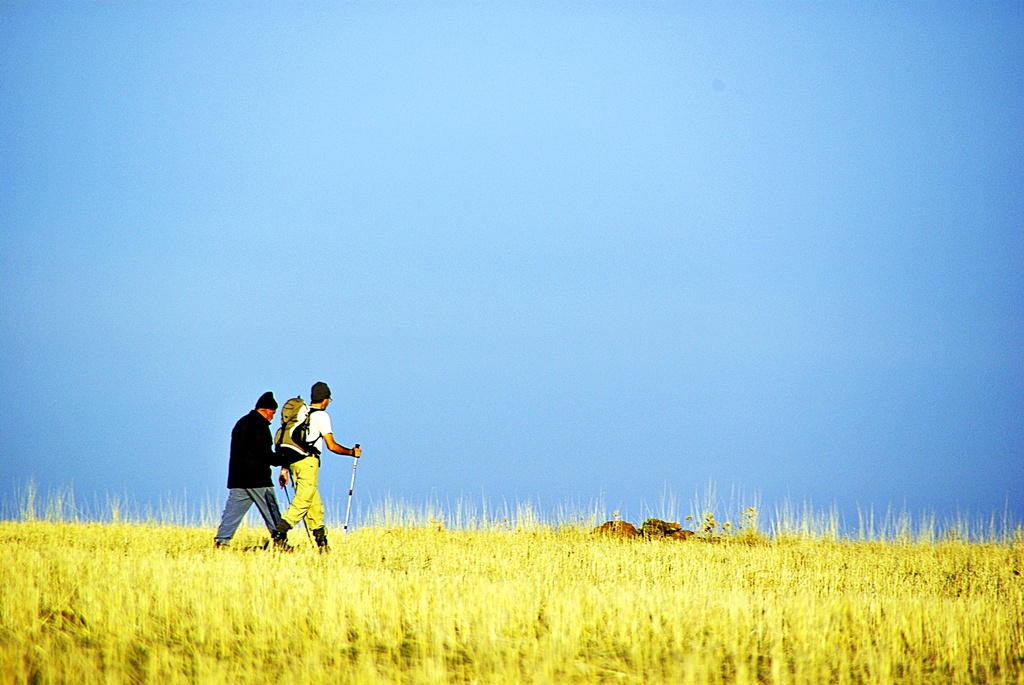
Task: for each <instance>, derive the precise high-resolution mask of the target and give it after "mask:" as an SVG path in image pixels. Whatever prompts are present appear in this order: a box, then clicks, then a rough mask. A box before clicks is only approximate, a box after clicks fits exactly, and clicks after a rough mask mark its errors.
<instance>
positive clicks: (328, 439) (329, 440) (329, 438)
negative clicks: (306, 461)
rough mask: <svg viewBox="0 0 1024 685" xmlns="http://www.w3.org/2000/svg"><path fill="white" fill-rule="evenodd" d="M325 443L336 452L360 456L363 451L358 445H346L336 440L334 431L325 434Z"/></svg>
mask: <svg viewBox="0 0 1024 685" xmlns="http://www.w3.org/2000/svg"><path fill="white" fill-rule="evenodd" d="M324 444H325V445H327V449H329V450H330V451H332V452H334V453H335V454H345V455H347V456H350V457H355V458H357V459H358V458H359V457H360V455H362V453H363V451H362V450H361V449H359V448H358V447H352V448H349V447H344V446H342V445H339V444H338V443H336V442H335V441H334V433H327V434H325V435H324Z"/></svg>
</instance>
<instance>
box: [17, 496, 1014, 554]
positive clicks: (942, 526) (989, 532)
mask: <svg viewBox="0 0 1024 685" xmlns="http://www.w3.org/2000/svg"><path fill="white" fill-rule="evenodd" d="M279 492H280V491H279ZM223 498H224V495H222V494H221V495H219V496H218V497H217V498H214V497H212V496H211V495H210V494H209V493H208V492H207V493H205V494H204V495H202V496H201V497H196V496H192V497H190V496H189V494H188V493H187V492H184V493H181V494H177V495H175V494H172V493H168V494H167V495H165V496H163V497H161V498H160V499H159V500H158V502H157V503H156V505H153V504H149V503H147V504H140V503H139V502H138V501H136V500H135V498H134V497H132V496H131V495H129V494H127V493H126V494H122V495H113V494H103V495H96V494H94V495H93V497H92V498H91V499H87V500H83V499H81V498H80V497H76V494H75V491H74V488H73V487H64V488H51V489H49V490H48V491H47V492H46V494H45V495H40V493H39V492H38V488H37V486H36V484H35V482H34V481H31V480H29V481H28V482H26V483H25V484H24V485H22V486H19V487H16V488H15V497H14V501H12V502H3V503H2V505H0V519H7V520H15V521H24V522H28V521H49V522H55V523H56V522H64V523H86V522H106V523H120V522H126V523H145V524H153V525H172V526H192V527H207V528H209V527H215V526H216V525H217V523H218V522H219V520H220V515H221V510H222V508H223V502H224V499H223ZM279 500H280V504H281V509H282V511H283V510H284V509H285V504H286V503H285V501H284V498H283V497H282V496H281V495H280V494H279ZM346 504H347V502H345V501H333V502H327V524H328V526H329V527H333V528H340V527H341V524H342V520H343V518H344V512H345V507H346ZM636 511H637V512H638V513H639V516H638V517H637V518H635V519H634V522H635V523H636V524H637V525H638V526H639V524H640V523H641V522H642V521H643V520H644V519H647V518H650V517H654V518H659V519H663V520H666V521H676V522H679V523H680V524H681V525H682V526H683V527H684V528H687V529H690V530H693V531H696V532H703V533H706V536H707V537H730V536H737V535H743V536H744V537H750V536H751V535H753V536H757V537H761V538H767V539H772V540H781V539H794V538H799V539H812V540H832V541H838V540H859V541H876V542H889V543H900V544H914V543H935V542H942V541H950V540H959V541H966V542H977V543H1005V544H1011V543H1013V542H1015V541H1018V540H1022V539H1024V528H1022V524H1021V523H1020V522H1018V521H1016V520H1015V519H1014V518H1013V516H1012V515H1011V514H1010V512H1009V511H1008V510H1004V511H1003V512H1001V513H997V512H990V513H988V514H985V515H982V514H971V513H970V512H957V513H956V514H955V515H953V516H945V517H939V516H938V515H937V514H935V513H934V512H930V511H927V510H922V511H921V512H919V513H918V514H917V515H913V514H911V513H910V512H908V511H906V510H905V509H900V510H896V509H894V508H892V507H891V506H889V507H886V508H885V510H884V512H882V513H876V512H875V510H874V508H873V507H868V508H867V509H858V511H857V512H856V523H855V524H854V523H853V522H850V521H845V520H843V517H842V516H841V515H840V513H839V511H838V508H837V507H836V506H835V505H834V504H833V505H830V506H828V507H824V508H819V507H815V506H814V504H813V503H811V502H802V503H795V502H793V501H791V500H788V499H787V500H783V501H782V502H779V503H776V504H774V505H773V506H772V507H770V508H765V507H763V505H762V502H761V499H760V497H759V496H758V495H757V494H756V493H755V494H754V495H752V496H748V495H747V494H746V493H745V492H744V491H743V490H741V489H738V488H736V487H732V488H730V490H729V494H728V496H721V495H719V493H718V490H717V488H716V486H715V484H714V483H711V482H709V483H707V484H706V485H705V486H704V487H703V489H700V490H697V491H695V492H694V494H693V496H692V498H691V499H690V500H689V501H688V502H684V501H683V500H682V499H681V498H680V497H679V496H678V495H677V494H676V493H675V492H674V491H672V490H671V489H669V488H668V487H667V486H666V488H665V489H664V491H663V492H662V495H661V497H660V499H659V502H658V506H656V507H654V506H651V505H649V504H648V503H646V502H644V501H641V502H639V503H638V504H637V506H636ZM611 519H623V520H629V517H628V513H626V514H623V513H622V512H620V511H618V510H613V511H609V509H608V506H607V505H606V503H605V501H604V498H603V497H598V498H596V499H593V500H590V501H588V502H583V501H581V500H565V501H563V502H560V503H556V504H554V505H552V506H549V507H548V508H547V509H545V508H544V507H543V506H542V505H541V504H540V503H539V502H531V501H517V502H509V501H507V500H504V499H502V500H499V501H492V500H488V499H487V498H486V497H485V496H483V495H481V496H480V498H479V500H476V499H472V498H469V497H458V498H455V499H454V500H453V499H452V498H450V497H445V498H444V499H441V498H438V497H432V498H426V499H421V500H412V499H406V498H395V497H392V496H390V495H384V496H382V497H370V498H369V499H368V500H367V502H366V503H365V504H364V502H363V501H362V500H361V498H358V497H357V498H356V499H355V504H354V506H353V512H352V520H351V522H350V528H351V529H355V528H358V527H360V526H366V527H373V528H417V527H437V526H441V527H443V528H446V529H454V530H488V529H506V530H508V529H511V530H525V529H534V528H538V527H550V528H556V529H557V528H560V527H564V526H570V527H573V526H576V527H593V526H595V525H598V524H600V523H602V522H604V521H607V520H611ZM245 523H246V524H248V525H249V526H252V527H255V528H260V527H261V526H262V523H261V521H260V519H259V516H258V514H257V512H256V510H255V508H253V509H252V510H250V512H249V515H248V516H247V517H246V520H245Z"/></svg>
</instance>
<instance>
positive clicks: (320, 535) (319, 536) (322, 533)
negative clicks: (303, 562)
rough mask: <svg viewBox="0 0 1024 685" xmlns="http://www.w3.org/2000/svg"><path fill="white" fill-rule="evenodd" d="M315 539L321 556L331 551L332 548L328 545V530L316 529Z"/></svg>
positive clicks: (321, 527)
mask: <svg viewBox="0 0 1024 685" xmlns="http://www.w3.org/2000/svg"><path fill="white" fill-rule="evenodd" d="M313 539H314V540H316V546H317V547H318V548H319V550H320V553H321V554H323V553H324V552H330V551H331V548H330V547H329V546H328V545H327V529H326V528H325V527H323V526H320V527H319V528H316V529H315V530H314V531H313Z"/></svg>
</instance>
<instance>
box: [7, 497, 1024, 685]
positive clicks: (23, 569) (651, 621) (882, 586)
mask: <svg viewBox="0 0 1024 685" xmlns="http://www.w3.org/2000/svg"><path fill="white" fill-rule="evenodd" d="M388 511H390V512H391V514H392V518H390V519H388V518H383V519H381V520H380V524H379V525H364V526H362V527H360V528H359V529H357V530H356V531H354V532H352V533H350V534H349V535H347V536H345V537H344V538H342V537H340V536H338V535H335V536H334V537H333V538H332V543H333V547H334V549H333V551H332V552H331V553H330V554H328V555H319V554H317V553H316V552H315V550H314V548H313V547H312V546H311V545H310V544H309V543H308V542H307V541H306V540H305V539H304V537H303V536H302V533H301V532H300V531H293V532H292V542H293V543H294V544H296V545H298V548H297V550H296V551H295V552H293V553H290V554H284V553H278V552H274V551H249V552H245V551H241V550H245V549H252V548H254V547H255V546H256V545H255V543H257V542H259V541H260V540H261V539H265V538H266V531H265V530H260V529H259V528H258V527H243V528H242V529H241V530H240V531H239V534H238V539H237V543H238V544H237V549H236V550H233V551H232V550H215V549H213V547H212V534H213V531H212V529H211V528H209V527H185V526H175V525H166V524H159V523H155V522H151V523H126V522H123V521H121V522H105V523H95V522H77V523H75V522H52V521H42V520H35V521H19V522H5V523H0V568H3V572H4V575H3V581H2V583H0V682H4V683H58V682H76V683H79V682H80V683H101V682H102V683H147V682H159V683H179V682H181V683H186V682H188V683H195V682H231V683H264V682H276V683H285V684H288V683H364V684H371V685H372V684H373V683H449V682H455V683H606V682H616V683H618V682H622V683H796V684H801V683H815V684H817V683H979V682H985V683H987V682H992V683H1019V682H1022V681H1024V580H1022V577H1021V575H1020V574H1021V573H1022V572H1024V544H1022V543H1020V542H1012V543H1008V544H1002V543H1000V544H996V543H985V544H979V543H969V542H966V541H964V540H954V539H948V540H942V541H937V542H932V543H923V542H915V543H907V542H899V543H891V542H882V541H867V540H854V539H849V538H846V539H842V540H836V539H829V538H814V537H811V536H795V535H779V536H777V537H776V538H769V537H768V536H763V537H761V538H745V537H743V536H740V535H738V534H737V535H735V536H722V535H717V536H715V537H709V538H707V541H693V540H691V541H687V542H675V541H668V540H664V541H641V540H631V541H630V540H619V539H614V538H606V537H601V536H598V535H595V534H593V533H591V532H590V531H589V529H588V528H587V527H585V526H580V525H570V524H565V525H561V526H559V527H557V528H555V527H551V526H548V525H544V524H536V525H534V524H531V523H529V522H530V521H531V519H530V518H529V516H530V515H529V514H526V513H524V514H523V515H522V518H521V519H519V518H516V517H515V512H514V511H512V510H511V509H510V511H509V513H512V514H513V517H511V518H510V519H509V521H508V522H507V523H506V521H505V516H504V512H503V510H502V508H500V507H499V508H495V509H490V508H489V510H488V512H489V513H488V514H487V518H486V519H484V517H483V514H482V512H477V513H476V516H475V518H467V520H466V523H467V525H466V526H464V527H462V528H453V527H451V526H453V525H454V519H453V520H448V519H443V517H445V516H446V515H447V513H446V512H445V511H443V510H440V511H439V510H436V509H431V510H426V511H419V512H413V513H415V516H414V517H413V516H411V515H410V512H409V510H403V509H402V508H401V507H399V506H397V505H393V506H392V508H391V509H390V510H388ZM495 511H497V514H498V515H494V514H493V513H492V512H495ZM470 513H472V512H466V514H465V515H466V516H467V517H468V516H469V514H470ZM485 521H486V525H485ZM805 529H806V530H809V531H813V526H807V527H806V528H805ZM712 540H713V541H714V542H712Z"/></svg>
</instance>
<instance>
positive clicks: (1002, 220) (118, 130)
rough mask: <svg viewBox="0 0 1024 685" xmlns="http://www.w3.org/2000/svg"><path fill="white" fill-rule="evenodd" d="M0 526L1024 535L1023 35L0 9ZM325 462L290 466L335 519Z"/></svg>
mask: <svg viewBox="0 0 1024 685" xmlns="http://www.w3.org/2000/svg"><path fill="white" fill-rule="evenodd" d="M0 44H2V45H3V46H4V49H3V50H2V51H0V348H2V350H3V352H4V354H3V355H2V358H0V464H2V466H3V473H4V479H5V482H3V483H0V493H2V494H3V495H4V497H5V499H6V500H8V501H10V499H11V498H12V497H13V492H14V490H15V488H16V487H18V486H19V484H22V483H24V482H25V481H26V480H27V479H28V478H30V477H31V478H34V480H35V481H36V482H37V483H38V484H39V486H40V489H41V490H44V491H45V490H46V489H47V488H50V487H68V486H73V487H74V488H75V490H76V492H77V493H78V494H79V496H80V497H82V498H85V499H88V498H89V497H91V496H93V495H94V493H105V492H113V493H130V494H131V495H132V496H133V497H135V498H137V499H138V500H139V501H141V502H147V501H156V500H157V499H159V498H161V497H165V496H167V495H168V494H180V493H183V492H185V491H188V492H189V493H207V492H209V493H210V494H211V496H212V497H214V498H218V497H219V498H223V497H224V496H225V495H226V490H225V489H224V481H225V478H226V463H227V448H228V440H229V434H230V430H231V427H232V425H233V423H234V421H235V420H237V419H238V417H240V416H241V415H242V414H244V413H246V412H247V411H248V410H249V409H250V408H251V407H252V405H253V403H254V402H255V400H256V398H257V397H258V396H259V395H260V393H262V392H263V391H264V390H273V391H274V392H275V394H276V395H277V397H278V398H279V401H282V403H283V399H284V398H287V397H289V396H293V395H296V394H302V395H303V396H305V397H306V398H307V399H308V394H309V387H310V385H311V384H312V383H313V382H314V381H317V380H324V381H326V382H328V383H329V384H330V385H331V387H332V389H333V391H334V398H335V401H334V403H333V404H332V406H331V414H332V416H333V418H334V423H335V428H336V437H338V439H339V440H340V441H341V442H342V443H343V444H351V443H354V442H360V443H362V445H363V446H364V449H365V459H364V460H363V461H362V462H361V463H360V472H359V482H358V483H357V490H358V491H359V493H360V495H361V496H362V497H363V498H364V499H363V501H364V502H366V501H368V499H369V498H373V497H378V498H379V497H383V496H384V495H386V494H388V493H390V495H391V496H392V497H401V498H407V499H410V500H413V501H418V500H423V499H426V498H430V497H438V498H442V499H443V498H458V497H460V496H461V497H468V498H479V497H480V496H481V495H483V496H485V497H487V498H488V499H489V500H491V501H498V500H501V499H507V500H511V501H515V500H518V501H524V500H530V501H533V502H535V503H539V504H540V505H541V507H542V508H544V507H550V506H553V505H555V504H557V503H561V502H565V501H567V500H569V501H581V502H588V501H591V500H594V499H597V498H602V499H603V500H604V501H605V502H606V503H607V505H608V508H609V509H611V508H620V509H622V510H623V511H625V512H628V513H627V515H629V516H632V517H633V518H638V517H639V516H640V511H641V509H640V503H641V502H646V503H647V504H648V505H650V506H652V507H654V508H657V503H658V501H659V499H660V498H661V496H662V494H663V493H664V492H665V491H666V489H668V490H671V491H673V492H675V493H676V494H677V495H678V496H679V497H680V498H682V499H684V500H685V499H688V498H690V497H691V496H692V494H693V493H694V492H695V491H698V490H703V489H704V487H705V486H706V484H707V483H708V482H712V483H715V484H716V485H717V487H718V490H719V492H727V491H728V490H729V489H730V488H733V487H736V488H739V489H741V490H743V491H744V492H745V493H747V495H748V496H751V495H752V494H754V493H757V494H759V495H760V498H761V501H762V503H763V504H765V505H767V506H771V505H772V504H773V503H775V502H779V501H781V500H783V499H785V498H790V499H791V500H793V501H796V502H802V501H808V500H809V501H812V502H814V503H815V504H816V505H821V506H828V505H830V504H832V503H835V504H836V505H837V506H838V507H839V508H840V509H841V510H842V511H843V512H846V513H847V515H850V516H852V515H853V512H855V511H856V509H857V507H861V508H866V507H874V508H875V509H876V510H884V508H885V507H886V506H888V505H892V506H894V507H896V508H906V509H908V510H910V511H913V512H916V511H919V510H929V511H935V512H938V513H939V514H940V515H941V514H947V513H955V512H958V511H959V512H962V511H971V512H981V513H987V512H992V511H997V512H1002V511H1003V509H1004V507H1006V506H1008V507H1009V509H1010V510H1011V511H1012V512H1013V513H1014V514H1015V515H1016V516H1017V517H1018V518H1024V474H1022V470H1024V469H1022V467H1024V372H1022V369H1024V343H1022V341H1024V201H1022V197H1024V193H1022V190H1024V124H1022V122H1024V5H1021V4H1020V3H986V4H973V3H972V4H966V3H900V4H892V3H818V4H815V3H756V4H755V3H750V4H738V3H729V4H703V3H701V4H696V3H657V2H650V3H605V2H600V3H484V4H480V3H430V4H428V5H425V4H423V3H379V2H367V3H362V2H355V3H345V4H343V5H341V6H337V5H335V4H330V3H323V4H320V3H317V4H307V3H287V4H280V3H217V4H192V3H164V2H152V3H36V2H28V3H8V4H6V5H5V6H4V8H3V9H2V10H0ZM349 471H350V462H349V460H347V459H343V458H337V459H334V460H328V462H327V463H325V468H324V474H323V477H322V482H323V483H324V485H323V486H322V489H323V490H324V491H325V492H327V493H330V492H332V490H333V489H336V490H337V492H338V493H341V492H343V491H344V490H345V489H346V488H347V485H348V474H349Z"/></svg>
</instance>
